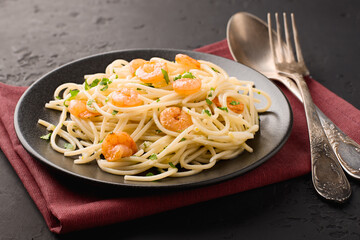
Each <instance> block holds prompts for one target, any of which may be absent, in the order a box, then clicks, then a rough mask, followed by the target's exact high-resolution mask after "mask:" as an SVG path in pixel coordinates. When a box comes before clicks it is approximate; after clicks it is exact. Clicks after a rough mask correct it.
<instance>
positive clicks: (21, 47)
mask: <svg viewBox="0 0 360 240" xmlns="http://www.w3.org/2000/svg"><path fill="white" fill-rule="evenodd" d="M238 11H248V12H250V13H253V14H255V15H257V16H259V17H260V18H262V19H265V17H266V13H267V12H275V11H278V12H282V11H286V12H294V13H295V15H296V19H297V24H298V28H299V32H300V37H301V38H300V41H301V45H302V48H303V54H304V57H305V60H306V62H307V65H308V67H309V69H310V70H311V73H312V76H313V77H314V78H315V79H316V80H317V81H319V82H320V83H322V84H323V85H325V86H326V87H327V88H329V89H330V90H332V91H333V92H335V93H336V94H338V95H339V96H341V97H342V98H344V99H345V100H347V101H349V102H350V103H352V104H353V105H354V106H355V107H357V108H360V97H359V91H360V71H359V53H360V2H359V1H357V0H352V1H350V0H347V1H343V0H333V1H325V0H312V1H310V0H306V1H293V0H288V1H285V0H283V1H282V0H273V1H265V0H256V1H250V0H243V1H236V0H233V1H220V0H219V1H215V0H213V1H212V0H200V1H195V0H183V1H170V0H168V1H165V0H164V1H161V0H153V1H145V0H107V1H100V0H97V1H95V0H91V1H85V0H83V1H45V0H33V1H21V0H14V1H10V0H0V82H4V83H7V84H12V85H18V86H20V85H30V84H31V83H33V82H34V81H35V80H36V79H37V78H39V77H40V76H41V75H43V74H45V73H47V72H48V71H50V70H52V69H54V68H56V67H58V66H60V65H62V64H64V63H67V62H69V61H72V60H75V59H78V58H81V57H84V56H88V55H92V54H96V53H101V52H106V51H111V50H120V49H129V48H146V47H153V48H180V49H194V48H197V47H200V46H203V45H206V44H209V43H212V42H215V41H219V40H222V39H224V38H225V37H226V36H225V29H226V23H227V21H228V19H229V18H230V17H231V15H232V14H234V13H236V12H238ZM350 183H351V186H352V189H353V194H352V197H351V199H350V200H349V202H348V203H346V204H344V205H340V206H338V205H333V204H329V203H328V202H325V201H323V200H322V199H320V198H319V197H318V196H317V194H316V193H315V191H314V189H313V188H312V183H311V178H310V175H306V176H303V177H300V178H297V179H293V180H290V181H286V182H282V183H278V184H273V185H270V186H266V187H263V188H260V189H255V190H251V191H248V192H243V193H239V194H236V195H233V196H228V197H224V198H220V199H216V200H212V201H209V202H205V203H200V204H196V205H193V206H189V207H184V208H181V209H177V210H173V211H169V212H164V213H160V214H157V215H154V216H149V217H145V218H142V219H137V220H133V221H130V222H125V223H119V224H116V225H112V226H106V227H102V228H96V229H90V230H86V231H81V232H76V233H71V234H67V235H64V236H57V235H54V234H52V233H51V232H50V231H49V230H48V229H47V227H46V224H45V222H44V220H43V218H42V216H41V215H40V213H39V211H38V210H37V208H36V206H35V205H34V203H33V202H32V200H31V199H30V197H29V195H28V193H27V192H26V190H25V189H24V187H23V185H22V183H21V182H20V180H19V179H18V177H17V175H16V174H15V172H14V170H13V169H12V167H11V165H10V164H9V162H8V161H7V159H6V157H5V156H4V154H3V153H2V152H1V151H0V239H86V238H90V237H98V238H101V239H107V238H112V239H240V238H242V239H360V207H359V202H360V192H359V190H360V189H359V182H358V181H355V180H353V179H350Z"/></svg>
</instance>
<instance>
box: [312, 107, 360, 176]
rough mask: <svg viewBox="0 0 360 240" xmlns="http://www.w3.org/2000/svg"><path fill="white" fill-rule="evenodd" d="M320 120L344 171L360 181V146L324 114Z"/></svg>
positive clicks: (320, 115) (320, 116)
mask: <svg viewBox="0 0 360 240" xmlns="http://www.w3.org/2000/svg"><path fill="white" fill-rule="evenodd" d="M318 114H319V118H320V121H321V124H322V126H323V129H324V131H325V134H326V135H327V137H328V139H329V143H330V145H331V147H332V149H333V151H334V153H335V155H336V157H337V159H338V160H339V162H340V164H341V166H342V167H343V169H344V170H345V171H346V172H347V173H348V174H349V175H350V176H352V177H354V178H357V179H360V145H359V144H357V143H356V142H355V141H354V140H352V139H351V138H350V137H348V136H347V135H346V134H345V133H344V132H343V131H341V130H340V129H339V128H338V127H337V126H336V125H335V124H334V123H333V122H332V121H331V120H330V119H328V118H327V117H326V116H325V114H324V113H322V112H321V111H320V110H318Z"/></svg>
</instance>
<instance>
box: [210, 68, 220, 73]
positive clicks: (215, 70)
mask: <svg viewBox="0 0 360 240" xmlns="http://www.w3.org/2000/svg"><path fill="white" fill-rule="evenodd" d="M211 69H212V70H213V71H214V72H217V73H220V72H219V70H217V69H215V68H213V67H211Z"/></svg>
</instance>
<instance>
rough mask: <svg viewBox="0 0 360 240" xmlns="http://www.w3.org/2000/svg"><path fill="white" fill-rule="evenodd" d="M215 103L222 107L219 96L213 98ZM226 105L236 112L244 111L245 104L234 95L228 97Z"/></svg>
mask: <svg viewBox="0 0 360 240" xmlns="http://www.w3.org/2000/svg"><path fill="white" fill-rule="evenodd" d="M212 101H213V103H214V104H215V105H216V106H217V107H221V104H220V102H219V98H218V97H215V98H214V99H213V100H212ZM226 105H227V107H228V108H229V109H230V110H231V111H233V112H234V113H238V114H240V113H242V112H243V111H244V104H243V103H241V102H239V101H237V100H236V99H235V98H233V97H227V98H226Z"/></svg>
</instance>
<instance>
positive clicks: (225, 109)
mask: <svg viewBox="0 0 360 240" xmlns="http://www.w3.org/2000/svg"><path fill="white" fill-rule="evenodd" d="M218 108H219V109H221V110H223V111H225V112H229V110H228V108H227V107H218Z"/></svg>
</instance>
